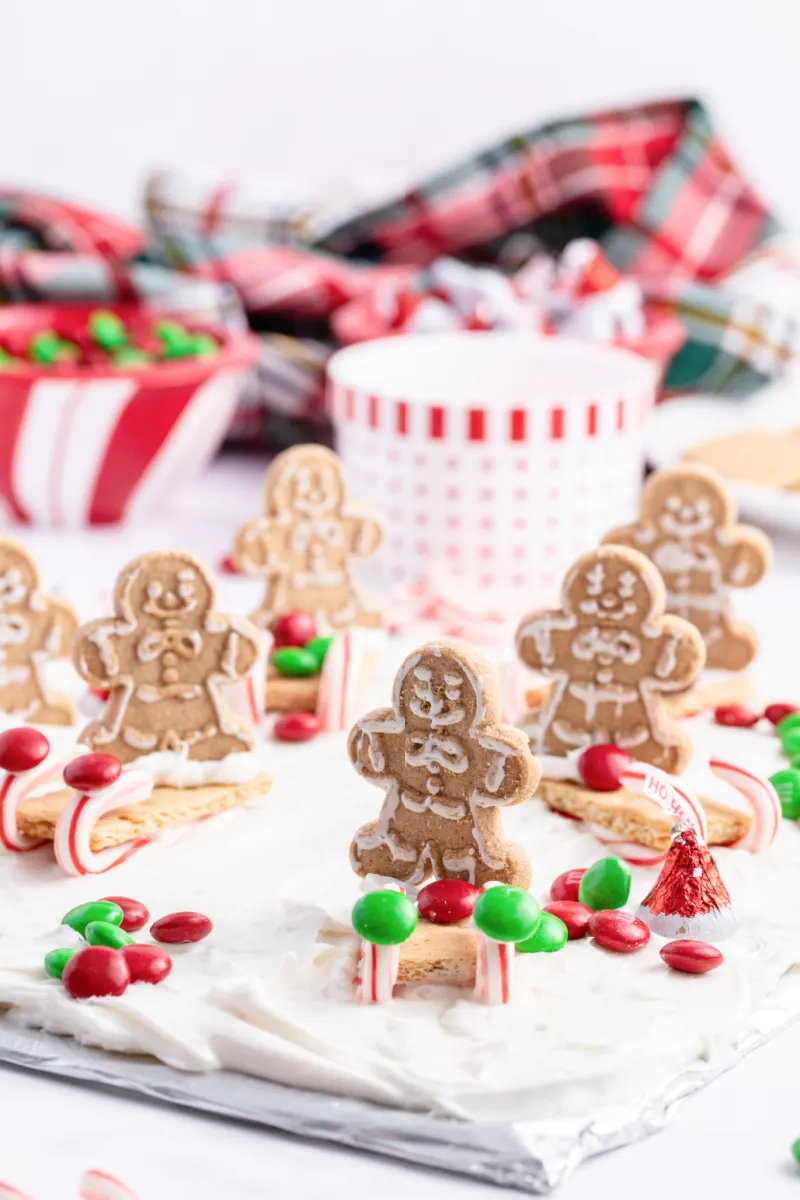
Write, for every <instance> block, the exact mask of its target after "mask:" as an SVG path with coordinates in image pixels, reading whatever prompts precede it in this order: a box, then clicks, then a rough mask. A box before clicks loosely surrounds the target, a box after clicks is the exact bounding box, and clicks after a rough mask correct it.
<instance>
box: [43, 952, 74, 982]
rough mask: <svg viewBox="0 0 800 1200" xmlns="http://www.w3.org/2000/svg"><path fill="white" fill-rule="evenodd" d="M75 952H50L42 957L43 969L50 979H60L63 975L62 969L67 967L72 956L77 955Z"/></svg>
mask: <svg viewBox="0 0 800 1200" xmlns="http://www.w3.org/2000/svg"><path fill="white" fill-rule="evenodd" d="M77 953H78V951H77V950H67V949H66V948H63V947H62V948H61V949H60V950H51V951H50V953H49V954H45V956H44V969H45V971H46V972H47V974H48V975H49V976H50V978H51V979H60V978H61V976H62V975H63V974H64V967H65V966H66V965H67V963H68V962H69V960H70V959H71V958H72V956H73V954H77Z"/></svg>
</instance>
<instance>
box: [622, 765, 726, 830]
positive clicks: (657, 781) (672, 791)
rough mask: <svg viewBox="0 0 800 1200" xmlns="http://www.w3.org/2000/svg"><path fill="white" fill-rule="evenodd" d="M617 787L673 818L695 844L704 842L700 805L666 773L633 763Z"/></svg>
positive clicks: (701, 807) (705, 822)
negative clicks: (693, 837) (694, 838)
mask: <svg viewBox="0 0 800 1200" xmlns="http://www.w3.org/2000/svg"><path fill="white" fill-rule="evenodd" d="M620 783H621V784H622V786H623V787H626V788H628V790H629V791H631V792H635V793H636V795H637V796H643V797H644V798H645V800H652V801H653V803H654V804H657V805H658V807H659V808H662V809H663V810H664V812H666V813H670V814H671V815H672V816H674V817H675V819H676V821H682V822H684V823H685V824H687V825H690V826H691V828H692V829H693V830H694V832H695V833H696V835H697V840H698V841H701V842H706V841H707V840H708V822H707V820H706V814H705V810H704V808H703V806H702V804H701V803H700V801H699V800H698V799H697V797H696V796H695V795H694V794H693V793H692V792H690V791H689V790H688V789H687V788H685V787H683V786H681V785H679V784H678V783H677V782H676V781H675V779H674V778H673V777H672V776H671V775H668V774H667V773H666V771H660V770H659V769H658V767H651V766H650V764H649V763H642V762H635V763H632V764H631V766H630V767H628V768H627V770H625V771H623V772H622V774H621V775H620Z"/></svg>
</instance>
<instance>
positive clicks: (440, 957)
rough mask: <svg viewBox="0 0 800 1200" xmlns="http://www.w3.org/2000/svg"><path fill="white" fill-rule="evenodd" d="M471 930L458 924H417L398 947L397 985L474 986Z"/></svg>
mask: <svg viewBox="0 0 800 1200" xmlns="http://www.w3.org/2000/svg"><path fill="white" fill-rule="evenodd" d="M476 959H477V942H476V936H475V930H474V929H473V928H472V927H471V926H470V925H467V924H465V923H462V922H460V921H459V922H458V923H457V924H454V925H435V924H433V922H431V921H424V920H422V921H420V922H419V923H418V925H417V928H416V929H415V930H414V932H413V933H412V935H411V937H410V938H409V939H408V941H407V942H403V944H402V946H401V947H400V970H399V971H398V974H397V982H398V983H442V984H448V985H449V986H451V987H474V986H475V963H476Z"/></svg>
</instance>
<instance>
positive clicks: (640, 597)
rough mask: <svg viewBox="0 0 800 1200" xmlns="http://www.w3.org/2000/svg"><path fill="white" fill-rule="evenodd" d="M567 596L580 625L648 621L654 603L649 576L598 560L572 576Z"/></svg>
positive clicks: (610, 562) (566, 599) (567, 587)
mask: <svg viewBox="0 0 800 1200" xmlns="http://www.w3.org/2000/svg"><path fill="white" fill-rule="evenodd" d="M564 594H565V601H566V604H567V606H568V608H570V609H571V611H572V612H574V613H575V615H576V617H577V618H578V623H579V624H580V625H596V624H598V623H602V624H605V623H613V624H618V625H623V624H630V623H631V622H632V621H636V620H638V621H646V620H647V619H648V618H649V617H650V615H651V614H652V611H653V604H654V601H655V597H654V593H653V589H652V587H651V583H650V578H649V576H648V575H647V574H645V573H642V572H640V571H636V570H635V569H634V568H632V567H630V566H628V565H626V564H623V565H622V566H620V565H618V564H617V563H614V562H613V561H609V560H601V559H599V558H598V559H596V560H595V561H592V562H589V563H588V565H587V566H585V567H584V566H581V567H580V568H578V569H577V570H573V572H571V573H570V575H569V576H568V577H567V580H566V582H565V585H564Z"/></svg>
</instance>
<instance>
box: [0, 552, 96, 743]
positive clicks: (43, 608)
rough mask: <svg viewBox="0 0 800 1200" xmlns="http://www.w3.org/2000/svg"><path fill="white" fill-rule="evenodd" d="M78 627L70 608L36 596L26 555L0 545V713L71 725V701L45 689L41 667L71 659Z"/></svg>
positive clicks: (32, 566)
mask: <svg viewBox="0 0 800 1200" xmlns="http://www.w3.org/2000/svg"><path fill="white" fill-rule="evenodd" d="M77 628H78V618H77V615H76V613H75V610H74V609H73V608H71V607H70V605H69V604H66V603H65V602H64V601H63V600H58V599H56V598H54V597H53V596H44V595H42V593H41V592H40V591H39V573H38V571H37V570H36V564H35V563H34V561H33V559H32V558H31V556H30V555H29V554H28V552H27V550H25V549H24V547H23V546H21V545H20V544H19V542H15V541H12V540H11V539H9V538H4V539H2V540H0V712H4V713H8V714H9V715H11V716H14V717H18V718H19V719H20V720H25V721H33V722H35V723H36V724H39V725H71V724H72V722H73V721H74V719H75V709H74V708H73V705H72V702H71V701H70V700H69V698H68V697H66V696H58V695H54V694H52V693H51V692H50V691H49V690H48V687H47V682H46V679H45V667H46V664H47V663H48V661H49V660H51V659H53V658H57V657H59V656H66V655H68V654H69V648H70V643H71V642H72V638H73V635H74V633H75V630H76V629H77Z"/></svg>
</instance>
